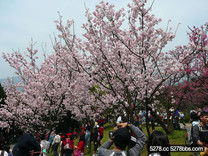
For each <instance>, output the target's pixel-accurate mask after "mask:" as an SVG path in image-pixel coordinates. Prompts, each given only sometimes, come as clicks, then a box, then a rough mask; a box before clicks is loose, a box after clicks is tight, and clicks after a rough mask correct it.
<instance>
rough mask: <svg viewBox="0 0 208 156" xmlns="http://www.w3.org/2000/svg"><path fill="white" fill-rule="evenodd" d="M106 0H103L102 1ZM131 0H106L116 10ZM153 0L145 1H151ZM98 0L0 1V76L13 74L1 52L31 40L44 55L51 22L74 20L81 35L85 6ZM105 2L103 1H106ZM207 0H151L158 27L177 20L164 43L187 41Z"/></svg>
mask: <svg viewBox="0 0 208 156" xmlns="http://www.w3.org/2000/svg"><path fill="white" fill-rule="evenodd" d="M105 1H106V0H105ZM131 1H132V0H108V2H109V3H110V4H115V7H116V9H119V8H125V9H127V7H126V6H127V4H128V3H130V2H131ZM152 1H153V0H148V3H151V2H152ZM99 2H100V0H0V79H2V78H7V77H14V76H15V71H14V70H13V69H12V68H11V67H10V66H9V64H8V63H7V62H5V61H4V59H3V58H2V52H5V53H12V52H14V51H17V50H18V51H20V52H22V53H24V52H25V51H26V48H27V47H28V46H29V43H30V41H31V39H32V40H33V41H34V42H36V45H35V48H36V49H38V50H39V52H40V53H39V55H40V57H41V56H42V53H43V52H42V48H41V45H42V44H46V45H47V49H46V51H47V54H48V55H50V54H51V53H52V44H51V39H50V36H53V33H55V34H56V35H57V34H58V31H57V30H56V26H55V23H54V21H55V20H58V19H59V14H58V12H60V14H61V15H62V16H63V20H64V21H66V20H68V19H69V20H72V19H74V21H75V33H76V34H77V35H78V36H79V37H81V35H82V33H83V32H84V31H83V30H82V29H81V26H82V24H83V23H85V22H86V18H85V5H86V7H87V8H89V9H90V11H93V10H94V8H95V6H96V5H97V4H98V3H99ZM106 2H107V1H106ZM207 6H208V0H197V1H196V0H155V1H154V4H153V8H152V11H151V13H152V14H155V15H156V16H157V17H159V18H162V22H161V24H160V27H162V28H164V29H165V28H166V26H167V23H168V20H171V23H170V26H171V27H172V29H173V30H175V29H176V27H177V25H178V23H181V24H180V26H179V28H178V30H177V33H176V38H175V39H174V40H173V42H172V43H171V44H170V45H169V46H168V48H170V49H173V48H174V47H175V46H177V45H184V44H187V42H188V38H187V35H186V34H187V32H188V31H189V29H188V26H189V27H193V26H194V25H195V26H201V25H203V24H205V23H206V22H208V7H207ZM41 61H42V60H41V59H40V62H39V63H41Z"/></svg>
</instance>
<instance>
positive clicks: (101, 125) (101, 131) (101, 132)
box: [99, 124, 104, 146]
mask: <svg viewBox="0 0 208 156" xmlns="http://www.w3.org/2000/svg"><path fill="white" fill-rule="evenodd" d="M103 135H104V128H103V124H100V144H99V146H101V145H102V139H103Z"/></svg>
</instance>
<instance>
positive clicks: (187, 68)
mask: <svg viewBox="0 0 208 156" xmlns="http://www.w3.org/2000/svg"><path fill="white" fill-rule="evenodd" d="M207 28H208V27H207V24H205V25H203V26H201V27H200V28H197V27H193V29H191V28H190V33H188V36H189V41H190V42H189V44H188V45H187V46H184V47H180V55H179V57H181V55H183V53H184V52H185V53H186V52H187V51H189V53H190V52H191V54H192V55H189V56H188V57H186V58H185V59H184V61H183V62H182V63H183V68H181V71H182V72H184V73H185V76H184V78H183V81H181V82H180V83H179V87H178V88H180V92H178V93H177V94H176V95H177V97H178V98H183V102H186V103H189V104H192V105H196V106H199V107H203V106H204V105H206V104H207V102H206V101H207V96H206V95H207V89H208V88H207V86H208V85H207V71H208V67H207V55H208V53H207V52H208V38H207V32H208V29H207ZM193 95H194V96H193Z"/></svg>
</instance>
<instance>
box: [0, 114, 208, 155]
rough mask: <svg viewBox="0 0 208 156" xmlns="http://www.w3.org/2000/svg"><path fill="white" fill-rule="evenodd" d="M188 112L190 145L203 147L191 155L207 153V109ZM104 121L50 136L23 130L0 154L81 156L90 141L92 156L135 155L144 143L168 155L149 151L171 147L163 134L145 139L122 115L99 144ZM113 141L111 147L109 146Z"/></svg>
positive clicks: (149, 149)
mask: <svg viewBox="0 0 208 156" xmlns="http://www.w3.org/2000/svg"><path fill="white" fill-rule="evenodd" d="M190 115H191V118H192V127H191V140H192V142H191V143H190V146H194V147H204V152H201V153H200V152H194V155H196V156H200V154H201V155H202V154H204V155H208V112H205V111H203V112H196V111H192V112H191V113H190ZM137 121H138V122H140V121H139V120H137ZM103 123H104V121H103V120H99V121H97V122H94V123H93V124H92V123H90V122H88V123H86V124H83V125H82V126H81V128H80V131H77V130H76V129H75V128H74V129H72V128H69V131H68V133H66V134H62V133H60V132H58V131H55V132H52V133H51V134H50V135H45V134H39V135H36V136H35V137H34V135H32V134H31V133H25V134H23V135H22V136H20V137H19V139H18V142H17V143H16V144H15V146H14V148H13V150H12V152H10V151H9V150H8V149H6V146H3V144H2V143H1V142H0V146H1V147H0V148H1V150H0V156H2V155H3V156H9V155H10V156H11V155H13V156H47V155H48V154H49V153H52V155H53V156H84V153H85V150H86V149H87V148H89V146H90V142H92V143H93V152H92V155H93V156H95V155H98V156H138V155H140V154H141V153H142V150H143V148H144V146H145V144H146V145H147V150H148V156H170V155H171V153H170V151H166V152H164V151H163V152H161V151H157V150H151V147H154V146H161V147H170V142H169V139H168V137H167V135H166V134H165V133H163V132H161V131H156V130H154V131H153V132H152V133H151V135H150V137H149V138H148V139H147V140H146V136H145V134H144V133H143V132H142V129H141V128H140V127H139V126H138V125H136V124H135V123H137V122H135V123H134V124H131V123H129V122H124V121H123V120H122V116H119V117H118V119H117V121H116V126H115V127H114V129H113V131H112V132H111V133H109V140H108V141H107V142H105V143H102V138H103V136H104V127H103ZM47 140H48V141H47ZM113 144H114V147H113V148H110V147H111V146H112V145H113ZM126 147H128V148H126ZM127 149H128V150H127Z"/></svg>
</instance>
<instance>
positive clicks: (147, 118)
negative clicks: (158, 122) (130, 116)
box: [145, 102, 150, 138]
mask: <svg viewBox="0 0 208 156" xmlns="http://www.w3.org/2000/svg"><path fill="white" fill-rule="evenodd" d="M145 106H146V113H145V116H146V128H147V134H148V138H149V137H150V130H149V117H148V111H149V109H148V102H146V104H145Z"/></svg>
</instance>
